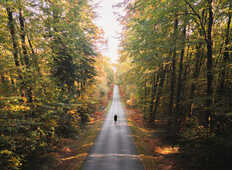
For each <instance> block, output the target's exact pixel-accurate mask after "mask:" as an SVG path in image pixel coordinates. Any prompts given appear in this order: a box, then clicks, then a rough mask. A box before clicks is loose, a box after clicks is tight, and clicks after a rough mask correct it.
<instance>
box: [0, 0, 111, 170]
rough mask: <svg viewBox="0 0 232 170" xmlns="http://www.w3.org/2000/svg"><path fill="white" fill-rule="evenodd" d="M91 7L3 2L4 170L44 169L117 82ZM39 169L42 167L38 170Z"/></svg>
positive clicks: (0, 116)
mask: <svg viewBox="0 0 232 170" xmlns="http://www.w3.org/2000/svg"><path fill="white" fill-rule="evenodd" d="M94 17H95V13H94V12H93V10H92V6H91V5H89V3H88V1H87V0H81V1H79V0H67V1H56V0H30V1H29V0H16V1H15V0H3V1H0V169H1V170H9V169H14V170H17V169H38V166H39V167H40V168H42V164H43V163H44V161H46V160H48V158H49V157H50V155H49V153H51V152H54V151H55V150H56V146H57V145H58V144H59V142H60V140H61V139H63V138H78V134H79V133H80V131H81V130H82V129H83V128H85V124H86V123H87V122H89V121H90V120H91V117H93V116H94V113H95V110H99V109H100V107H102V106H103V102H105V99H106V98H107V94H108V92H109V91H110V86H111V84H112V82H113V70H112V67H111V64H110V61H109V59H108V58H106V57H104V56H102V55H101V54H100V53H99V51H98V50H97V49H96V41H101V39H102V37H101V36H102V35H101V30H100V29H99V28H98V27H97V26H96V25H95V24H94V23H93V19H94ZM36 166H37V167H36Z"/></svg>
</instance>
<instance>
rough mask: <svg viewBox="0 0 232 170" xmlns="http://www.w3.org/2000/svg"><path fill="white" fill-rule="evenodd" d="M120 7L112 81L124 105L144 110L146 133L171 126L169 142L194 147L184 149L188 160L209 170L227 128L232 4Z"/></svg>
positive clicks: (206, 1)
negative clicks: (122, 13) (117, 59)
mask: <svg viewBox="0 0 232 170" xmlns="http://www.w3.org/2000/svg"><path fill="white" fill-rule="evenodd" d="M120 5H122V6H124V7H125V10H126V14H125V16H122V17H121V22H122V24H123V25H124V29H123V30H124V32H123V34H122V43H121V47H122V48H121V51H120V54H121V56H120V62H119V64H118V67H117V82H118V83H119V84H120V86H121V89H122V90H123V91H124V93H125V94H126V98H127V100H128V101H127V104H128V105H130V106H132V107H137V108H139V109H140V110H142V111H143V112H144V119H145V121H147V122H149V124H150V125H151V126H154V125H155V124H156V122H159V121H156V120H162V121H165V122H168V124H167V130H168V131H167V133H168V134H169V135H170V136H171V137H172V139H175V141H177V140H176V139H182V140H186V141H192V142H189V143H190V144H189V143H188V142H186V143H185V142H184V143H185V144H186V148H189V149H191V148H190V147H191V144H192V145H193V146H196V147H193V148H192V149H193V150H195V151H196V150H198V151H199V152H197V153H198V154H196V155H195V154H194V155H195V157H194V158H193V159H196V158H197V157H198V158H199V159H201V160H202V161H203V160H204V161H203V162H205V165H212V166H213V165H214V164H213V161H212V160H215V159H217V158H216V157H213V156H212V159H211V161H210V162H207V161H206V160H209V157H210V155H217V154H218V155H220V154H222V153H221V152H219V151H220V148H224V147H222V144H223V143H224V144H226V145H227V144H228V143H229V142H228V141H227V140H226V135H225V134H227V132H226V131H227V130H226V129H227V128H228V129H229V130H231V123H232V122H231V121H230V117H229V116H228V115H229V114H230V113H231V110H232V107H231V104H232V103H231V101H232V100H231V99H232V96H231V94H232V89H231V87H232V86H231V84H232V79H231V73H232V72H231V71H232V70H231V67H230V65H231V62H232V60H231V49H232V46H231V34H232V32H231V26H232V24H231V7H232V4H231V1H228V0H224V1H218V0H213V1H211V0H201V1H190V0H180V1H174V0H166V1H157V0H147V1H139V0H135V1H129V2H127V1H125V2H124V3H122V4H120ZM221 134H224V135H222V136H221ZM198 138H200V139H201V140H200V141H199V140H198ZM219 141H220V142H219ZM205 143H207V144H208V145H205ZM188 146H189V147H188ZM227 146H230V144H228V145H227ZM183 147H184V148H185V145H184V146H183ZM213 148H215V149H213ZM207 149H208V150H211V151H212V152H205V151H206V150H207ZM227 149H231V148H230V147H229V148H227ZM183 151H184V152H185V151H186V152H187V151H188V149H186V150H185V149H184V150H183ZM191 153H192V152H191ZM203 153H205V154H203ZM219 153H220V154H219ZM200 154H201V156H202V157H201V156H199V155H200ZM224 155H225V157H226V158H225V159H224V160H228V159H227V158H229V155H227V154H224ZM227 156H228V157H227ZM203 157H204V159H203ZM196 160H198V159H196ZM221 160H222V159H221ZM211 163H212V164H211ZM190 164H191V162H190ZM215 164H216V162H215ZM199 166H201V165H199ZM204 167H205V168H206V166H204ZM208 168H209V167H208Z"/></svg>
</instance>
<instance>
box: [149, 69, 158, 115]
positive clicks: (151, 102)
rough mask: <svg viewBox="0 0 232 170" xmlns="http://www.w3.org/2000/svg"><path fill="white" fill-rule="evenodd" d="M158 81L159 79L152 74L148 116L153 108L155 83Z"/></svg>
mask: <svg viewBox="0 0 232 170" xmlns="http://www.w3.org/2000/svg"><path fill="white" fill-rule="evenodd" d="M158 81H159V77H158V76H156V74H155V73H154V75H153V82H152V90H151V101H150V110H149V112H150V114H152V112H153V108H154V99H155V94H156V91H157V82H158Z"/></svg>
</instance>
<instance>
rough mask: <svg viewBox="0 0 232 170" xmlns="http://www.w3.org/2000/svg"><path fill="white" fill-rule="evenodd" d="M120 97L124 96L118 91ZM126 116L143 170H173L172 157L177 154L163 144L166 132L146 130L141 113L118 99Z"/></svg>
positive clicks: (175, 150)
mask: <svg viewBox="0 0 232 170" xmlns="http://www.w3.org/2000/svg"><path fill="white" fill-rule="evenodd" d="M120 93H121V95H120V96H125V95H123V94H122V91H120ZM120 100H121V102H122V103H123V107H124V110H125V113H126V116H127V120H128V126H129V127H130V129H131V133H132V136H133V139H134V142H135V145H136V149H137V152H138V154H139V157H140V160H141V162H142V164H143V165H144V169H145V170H174V164H175V162H174V161H173V159H172V157H173V156H174V155H175V154H176V153H177V152H178V148H174V147H172V146H170V145H169V144H167V143H164V142H163V139H164V138H165V135H166V132H165V131H164V130H163V129H162V128H148V127H147V126H146V123H145V122H144V121H143V113H142V112H139V111H138V110H136V109H133V108H129V107H128V106H127V105H126V102H125V99H124V98H123V97H121V98H120Z"/></svg>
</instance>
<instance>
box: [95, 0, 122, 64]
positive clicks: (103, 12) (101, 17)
mask: <svg viewBox="0 0 232 170" xmlns="http://www.w3.org/2000/svg"><path fill="white" fill-rule="evenodd" d="M94 2H95V3H99V7H98V8H96V9H94V10H95V11H96V13H97V16H98V17H97V18H96V19H95V23H96V24H97V26H98V27H100V28H102V29H103V30H104V33H105V34H104V38H105V40H107V48H105V49H102V50H101V52H102V54H103V55H104V56H107V57H109V58H110V59H111V61H112V62H113V63H116V62H117V59H118V58H119V54H118V49H119V45H120V40H119V38H118V37H119V35H120V33H121V31H122V25H121V24H120V23H119V22H118V21H117V15H115V12H116V13H119V14H123V10H122V8H115V7H113V6H114V5H116V4H117V3H119V2H122V0H94Z"/></svg>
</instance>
